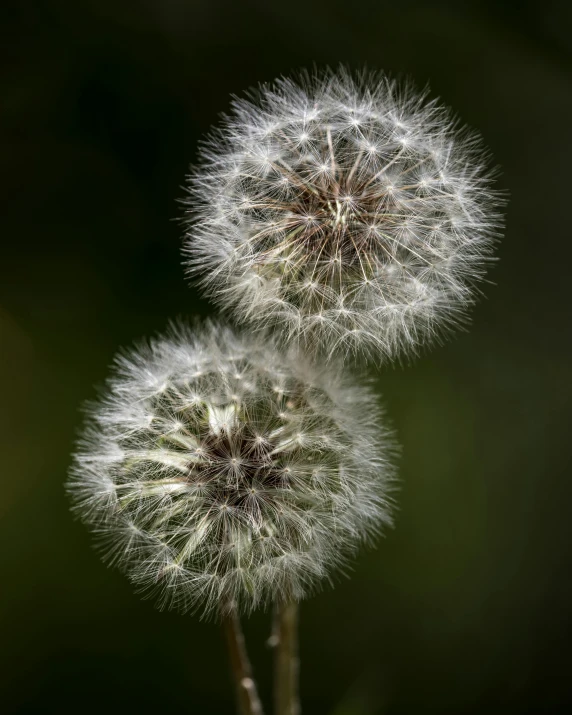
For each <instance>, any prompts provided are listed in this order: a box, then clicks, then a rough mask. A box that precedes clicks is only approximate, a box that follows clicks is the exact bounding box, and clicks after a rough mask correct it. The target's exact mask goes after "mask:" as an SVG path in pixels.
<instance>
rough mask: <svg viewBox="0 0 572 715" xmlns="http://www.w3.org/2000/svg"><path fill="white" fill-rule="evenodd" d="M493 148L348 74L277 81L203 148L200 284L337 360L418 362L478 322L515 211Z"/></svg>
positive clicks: (193, 210) (198, 208)
mask: <svg viewBox="0 0 572 715" xmlns="http://www.w3.org/2000/svg"><path fill="white" fill-rule="evenodd" d="M487 163H488V156H487V155H486V153H485V152H484V150H483V148H482V145H481V142H480V139H479V138H478V137H477V136H476V135H475V134H473V133H471V132H469V131H467V130H466V129H459V128H458V124H457V122H456V121H455V120H454V118H452V117H451V115H450V113H449V112H448V111H447V110H446V109H445V108H443V107H440V106H439V105H438V104H436V103H435V102H434V101H429V100H428V99H427V97H426V93H421V94H420V93H418V92H416V91H415V90H413V89H412V88H411V87H409V86H399V85H398V84H396V83H395V82H394V81H392V80H390V79H388V78H387V77H386V76H385V75H383V74H374V73H369V74H368V73H362V74H361V75H359V76H356V77H354V76H352V75H351V74H350V73H348V72H347V71H345V70H343V69H342V70H340V71H338V72H336V73H332V72H329V71H328V72H325V73H322V74H315V75H312V76H310V75H302V76H301V77H300V78H299V80H298V81H297V82H295V81H292V80H290V79H281V80H277V81H276V82H275V83H274V84H273V85H270V86H262V87H261V88H260V89H259V90H258V91H255V92H252V93H251V94H250V95H249V98H248V99H239V100H235V101H234V102H233V105H232V113H231V114H230V115H229V116H228V117H227V118H226V119H225V120H224V122H223V124H222V126H221V127H220V128H219V129H217V130H215V131H214V132H213V133H212V135H211V136H210V138H209V139H208V140H207V141H206V142H205V143H204V145H203V148H202V152H201V155H200V160H199V165H198V167H197V169H196V170H195V171H194V172H193V174H192V175H191V176H190V187H189V193H190V196H189V199H188V202H187V204H188V207H189V214H188V216H189V218H188V224H187V234H186V240H185V246H184V254H185V256H186V262H187V267H188V273H189V274H190V275H191V276H193V277H198V279H199V280H200V281H201V283H202V285H203V286H204V287H206V289H207V291H208V294H209V295H210V296H211V297H212V298H213V299H214V300H216V301H217V302H218V303H219V304H221V305H222V306H224V307H225V308H227V309H230V310H232V312H233V313H234V315H235V317H236V318H237V319H238V320H240V321H247V322H249V323H250V324H251V325H252V326H255V327H269V326H270V327H275V328H278V329H279V331H278V332H279V334H280V336H281V339H283V340H284V341H287V342H302V343H304V344H306V345H308V346H309V347H310V348H311V349H312V350H319V351H320V352H321V353H322V354H323V355H324V356H326V357H331V356H333V355H341V356H346V355H355V354H365V355H366V356H367V357H369V358H371V359H373V360H374V361H376V362H381V361H383V360H385V359H394V358H400V357H403V356H407V355H411V354H412V353H413V354H414V353H415V352H417V351H418V349H419V348H421V347H422V346H424V345H428V344H430V343H431V342H433V341H435V340H436V339H438V338H439V337H441V336H443V335H444V334H445V333H446V332H447V331H448V330H451V329H452V328H453V327H455V326H457V325H459V324H460V323H462V322H463V321H464V319H465V318H466V311H467V308H468V307H469V306H470V305H471V304H472V303H473V301H474V297H475V292H476V290H475V288H476V283H478V281H479V279H481V278H482V277H483V275H484V272H485V268H486V265H487V263H488V262H489V261H490V260H491V251H492V248H493V244H494V241H495V238H496V237H497V235H498V232H499V229H500V225H501V219H500V214H499V206H500V205H502V203H503V201H502V200H501V198H500V196H499V194H498V192H495V191H494V190H492V189H491V179H492V174H491V172H490V171H489V170H488V168H487Z"/></svg>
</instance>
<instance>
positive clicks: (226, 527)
mask: <svg viewBox="0 0 572 715" xmlns="http://www.w3.org/2000/svg"><path fill="white" fill-rule="evenodd" d="M392 445H393V443H392V439H391V435H390V433H389V432H388V431H387V429H386V428H385V427H384V426H383V423H382V419H381V415H380V411H379V408H378V406H377V404H376V400H375V398H374V395H373V393H372V392H371V391H370V389H369V388H368V386H366V385H360V384H356V383H355V382H354V381H353V380H352V379H350V378H348V377H347V376H345V375H343V374H342V373H341V372H340V371H338V370H336V369H335V368H334V367H330V368H329V369H327V370H323V369H318V368H314V367H312V366H310V365H309V364H307V363H306V362H305V361H304V360H303V359H301V358H300V356H297V355H295V354H294V353H292V352H289V353H285V352H284V351H280V350H279V349H278V348H277V347H276V346H275V345H274V343H273V342H272V341H271V340H269V339H265V340H264V341H262V340H257V339H253V338H252V337H248V336H244V335H240V334H237V333H235V332H233V330H231V329H230V328H229V327H225V326H222V325H220V324H218V323H207V324H206V325H205V326H204V327H196V328H194V329H191V328H187V327H182V326H178V327H174V328H172V329H171V331H170V332H169V333H168V334H167V335H166V336H165V337H161V338H158V339H155V340H152V341H151V342H150V343H147V344H144V345H141V346H139V347H137V348H136V349H133V350H131V351H130V352H128V353H124V354H122V355H121V356H119V357H118V358H117V360H116V364H115V370H114V373H113V375H112V377H111V378H110V380H109V381H108V384H107V388H106V391H105V393H104V394H103V395H102V397H101V399H100V400H99V401H98V402H96V403H94V404H92V405H91V406H90V407H89V409H88V417H87V420H86V424H85V427H84V431H83V435H82V438H81V440H80V442H79V445H78V448H77V452H76V454H75V459H74V465H73V468H72V470H71V475H70V478H69V482H68V490H69V493H70V495H71V497H72V500H73V503H74V508H75V510H76V512H77V513H78V515H79V516H80V517H81V518H82V519H83V520H84V521H85V522H86V523H87V524H88V525H89V526H90V527H91V528H92V529H93V531H94V532H95V534H96V536H97V539H98V543H99V546H100V547H101V548H102V549H103V552H102V553H103V556H104V558H105V559H106V560H107V561H109V562H110V563H113V564H116V565H118V566H119V567H120V568H121V569H123V570H124V571H125V572H126V573H127V574H128V576H129V577H130V579H131V580H132V582H133V583H134V584H135V585H136V586H137V587H138V588H140V589H142V590H144V591H145V592H148V593H152V594H155V595H157V596H158V600H159V605H160V606H165V607H176V608H179V609H181V610H183V611H187V610H196V609H201V610H202V611H203V613H210V612H212V611H214V610H217V611H218V612H219V613H220V612H223V613H224V611H225V609H229V608H230V607H231V605H232V607H233V608H236V609H237V610H242V611H250V610H252V609H253V608H255V607H256V606H258V605H264V604H265V603H267V602H269V601H277V602H281V601H283V602H286V601H288V602H292V601H296V600H299V599H300V598H302V597H303V596H304V595H305V594H306V593H308V592H309V591H310V590H311V589H312V588H313V587H315V586H316V585H317V584H318V583H319V582H320V581H321V580H322V579H323V578H328V577H331V575H332V573H333V571H334V570H335V569H337V568H339V567H340V566H343V565H344V564H345V563H346V561H347V559H348V557H349V556H350V555H351V554H352V553H353V552H354V551H355V550H356V548H357V547H358V546H359V544H360V543H362V542H364V541H365V540H367V539H369V538H370V537H372V536H373V535H374V534H375V533H377V532H378V531H379V529H380V527H382V526H383V525H386V524H389V523H390V520H391V519H390V498H389V496H388V491H389V485H390V481H391V477H392V474H393V470H392V466H391V457H392V452H393V446H392Z"/></svg>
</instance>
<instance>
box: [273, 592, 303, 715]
mask: <svg viewBox="0 0 572 715" xmlns="http://www.w3.org/2000/svg"><path fill="white" fill-rule="evenodd" d="M270 642H271V644H272V645H273V646H274V648H275V649H276V655H275V670H274V678H275V683H274V703H275V715H299V713H300V701H299V697H298V671H299V660H298V605H297V604H296V603H294V602H289V603H283V604H280V605H277V606H276V611H275V622H274V631H273V634H272V637H271V639H270Z"/></svg>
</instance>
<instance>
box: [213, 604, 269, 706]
mask: <svg viewBox="0 0 572 715" xmlns="http://www.w3.org/2000/svg"><path fill="white" fill-rule="evenodd" d="M222 622H223V626H224V632H225V635H226V642H227V646H228V654H229V658H230V667H231V670H232V676H233V679H234V684H235V688H236V699H237V703H238V709H239V712H240V715H264V711H263V710H262V703H261V702H260V698H259V697H258V690H257V688H256V683H255V681H254V678H253V677H252V666H251V665H250V660H249V659H248V654H247V652H246V644H245V642H244V634H243V632H242V628H241V626H240V620H239V618H238V613H237V612H236V608H235V606H234V604H231V605H230V606H229V608H228V610H226V611H225V613H224V615H223V621H222Z"/></svg>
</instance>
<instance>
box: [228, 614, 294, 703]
mask: <svg viewBox="0 0 572 715" xmlns="http://www.w3.org/2000/svg"><path fill="white" fill-rule="evenodd" d="M223 626H224V630H225V635H226V641H227V646H228V653H229V659H230V666H231V670H232V675H233V679H234V683H235V688H236V698H237V703H238V708H239V712H240V715H263V710H262V704H261V702H260V697H259V695H258V690H257V687H256V682H255V680H254V677H253V672H252V666H251V664H250V660H249V658H248V653H247V651H246V644H245V640H244V633H243V631H242V628H241V625H240V619H239V617H238V613H237V611H236V608H235V606H234V604H233V603H231V604H229V608H228V611H227V613H225V615H224V616H223ZM297 627H298V606H297V604H296V603H294V602H293V601H292V602H288V603H284V604H280V605H276V607H275V615H274V627H273V632H272V636H271V637H270V639H269V645H270V646H271V647H272V648H274V649H275V653H276V655H275V673H274V675H275V685H274V706H275V710H274V712H275V715H299V713H300V705H299V700H298V636H297Z"/></svg>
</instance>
